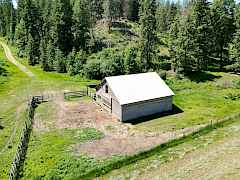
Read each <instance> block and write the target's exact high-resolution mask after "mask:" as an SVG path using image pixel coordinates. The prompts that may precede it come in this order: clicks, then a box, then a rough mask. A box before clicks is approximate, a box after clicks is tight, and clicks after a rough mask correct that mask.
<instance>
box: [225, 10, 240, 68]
mask: <svg viewBox="0 0 240 180" xmlns="http://www.w3.org/2000/svg"><path fill="white" fill-rule="evenodd" d="M235 25H236V33H235V34H234V38H233V41H232V44H231V45H230V46H229V54H230V63H231V65H230V66H227V69H229V70H231V71H235V72H240V43H239V42H240V6H239V5H238V6H237V8H236V14H235Z"/></svg>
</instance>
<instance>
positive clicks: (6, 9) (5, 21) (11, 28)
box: [0, 0, 16, 40]
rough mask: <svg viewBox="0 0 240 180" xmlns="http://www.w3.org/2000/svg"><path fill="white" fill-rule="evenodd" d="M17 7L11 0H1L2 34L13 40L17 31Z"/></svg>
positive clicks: (0, 24)
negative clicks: (15, 7)
mask: <svg viewBox="0 0 240 180" xmlns="http://www.w3.org/2000/svg"><path fill="white" fill-rule="evenodd" d="M15 18H16V16H15V9H14V7H13V3H12V1H11V0H1V1H0V35H1V36H7V37H8V39H9V40H13V37H14V33H15V25H16V22H15Z"/></svg>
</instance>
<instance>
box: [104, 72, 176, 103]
mask: <svg viewBox="0 0 240 180" xmlns="http://www.w3.org/2000/svg"><path fill="white" fill-rule="evenodd" d="M105 79H106V81H107V83H108V85H109V87H110V88H111V90H112V92H113V93H114V95H115V96H116V98H117V100H118V102H119V103H120V104H121V105H124V104H130V103H135V102H140V101H146V100H151V99H157V98H161V97H167V96H173V95H174V93H173V91H172V90H171V89H170V88H169V87H168V86H167V84H166V83H165V82H164V81H163V80H162V79H161V78H160V76H159V75H158V74H157V73H156V72H151V73H142V74H132V75H122V76H113V77H106V78H105Z"/></svg>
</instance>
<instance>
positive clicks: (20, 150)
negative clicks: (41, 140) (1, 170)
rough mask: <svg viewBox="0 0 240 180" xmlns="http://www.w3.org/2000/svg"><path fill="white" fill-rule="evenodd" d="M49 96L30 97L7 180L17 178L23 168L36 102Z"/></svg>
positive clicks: (45, 100)
mask: <svg viewBox="0 0 240 180" xmlns="http://www.w3.org/2000/svg"><path fill="white" fill-rule="evenodd" d="M48 100H49V97H44V96H34V97H32V98H31V99H30V101H29V103H28V108H27V118H26V120H25V122H24V127H23V129H22V132H21V136H20V141H19V144H18V146H17V151H16V155H15V157H14V160H13V162H12V167H11V169H10V171H9V180H14V179H19V175H20V173H21V171H22V169H23V163H24V160H25V157H26V153H27V148H28V143H29V140H30V136H31V132H32V125H33V121H34V113H35V109H36V108H37V106H38V104H41V103H43V102H47V101H48Z"/></svg>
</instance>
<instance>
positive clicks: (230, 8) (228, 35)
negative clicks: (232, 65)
mask: <svg viewBox="0 0 240 180" xmlns="http://www.w3.org/2000/svg"><path fill="white" fill-rule="evenodd" d="M234 9H235V1H234V0H215V1H214V2H213V6H212V25H213V29H214V34H213V35H214V36H213V41H214V43H215V44H214V51H213V59H214V60H215V61H216V60H217V63H215V64H214V65H215V66H216V65H219V67H220V69H223V67H224V66H225V65H227V64H228V63H229V62H228V60H229V54H228V45H229V43H230V42H231V41H232V38H233V34H234V32H235V25H234Z"/></svg>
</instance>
